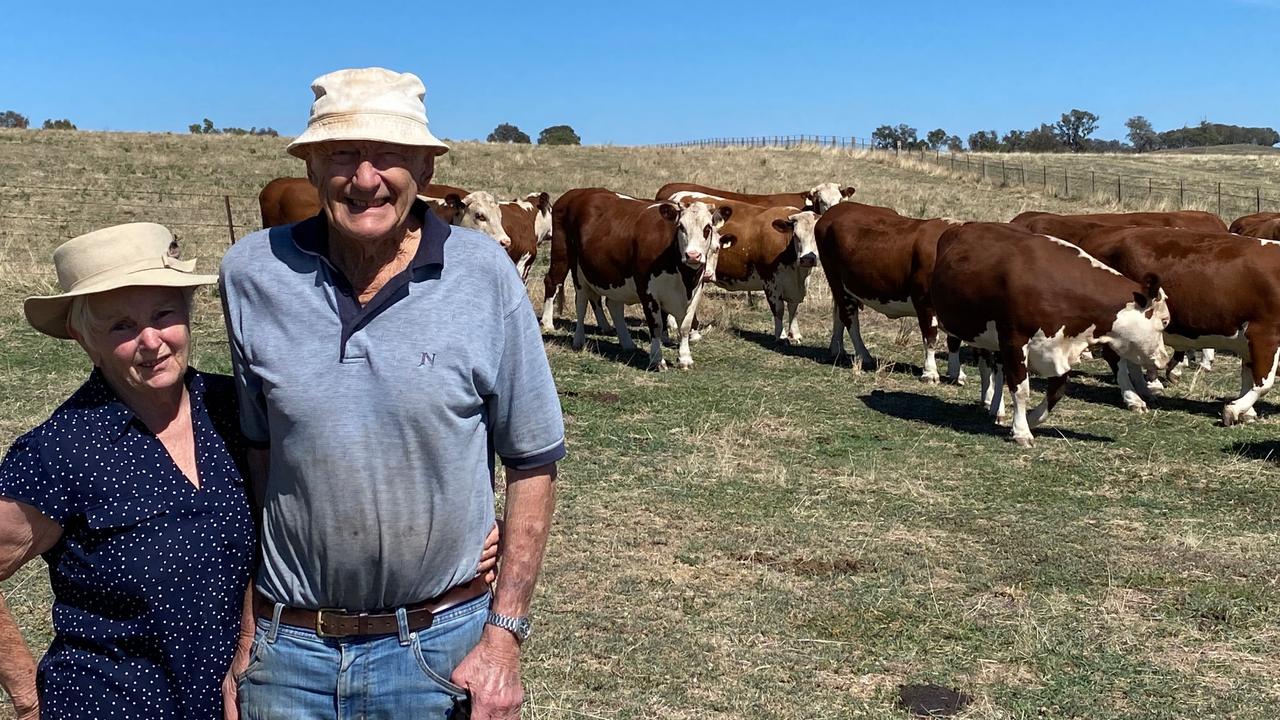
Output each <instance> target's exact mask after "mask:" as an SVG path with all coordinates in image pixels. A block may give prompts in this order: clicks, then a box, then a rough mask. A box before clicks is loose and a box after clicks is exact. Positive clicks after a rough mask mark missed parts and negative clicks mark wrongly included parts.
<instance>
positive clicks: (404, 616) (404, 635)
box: [396, 607, 409, 647]
mask: <svg viewBox="0 0 1280 720" xmlns="http://www.w3.org/2000/svg"><path fill="white" fill-rule="evenodd" d="M396 626H397V627H398V628H399V630H400V645H401V646H402V647H408V645H409V613H407V612H405V609H404V608H402V607H398V608H396Z"/></svg>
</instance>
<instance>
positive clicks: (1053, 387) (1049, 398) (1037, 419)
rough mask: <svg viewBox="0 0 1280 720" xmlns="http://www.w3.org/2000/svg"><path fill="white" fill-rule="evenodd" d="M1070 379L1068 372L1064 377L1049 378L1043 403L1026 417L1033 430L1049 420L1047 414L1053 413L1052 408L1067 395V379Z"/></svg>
mask: <svg viewBox="0 0 1280 720" xmlns="http://www.w3.org/2000/svg"><path fill="white" fill-rule="evenodd" d="M1070 377H1071V374H1070V373H1069V372H1068V373H1066V374H1064V375H1059V376H1057V377H1051V378H1049V386H1048V387H1047V388H1046V389H1045V393H1044V402H1042V403H1040V404H1039V405H1037V406H1036V409H1035V410H1032V411H1031V412H1030V413H1029V414H1028V415H1027V424H1028V425H1029V426H1031V427H1033V428H1036V427H1040V424H1041V423H1043V422H1044V421H1045V420H1047V419H1048V418H1049V413H1051V412H1053V407H1054V406H1055V405H1057V404H1058V402H1059V401H1061V400H1062V398H1063V396H1065V395H1066V394H1067V379H1068V378H1070Z"/></svg>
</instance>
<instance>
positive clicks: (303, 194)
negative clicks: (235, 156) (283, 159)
mask: <svg viewBox="0 0 1280 720" xmlns="http://www.w3.org/2000/svg"><path fill="white" fill-rule="evenodd" d="M451 193H452V194H456V195H458V196H459V197H464V196H466V195H467V191H466V190H463V189H462V188H459V187H454V186H452V185H441V184H437V183H431V184H430V185H427V187H426V189H425V190H424V191H423V193H422V195H421V197H425V198H434V199H443V198H445V197H446V196H447V195H449V194H451ZM258 209H259V210H261V211H262V227H264V228H266V227H275V226H277V225H289V224H291V223H296V222H298V221H300V220H306V219H307V218H309V217H314V216H315V215H317V214H319V213H320V209H321V206H320V193H319V192H318V191H317V190H316V187H315V186H314V185H312V184H311V181H310V180H308V179H307V178H299V177H282V178H276V179H274V180H272V181H271V182H269V183H267V184H266V185H265V186H264V187H263V188H262V191H261V192H259V193H258ZM432 211H433V212H435V214H436V215H437V216H438V217H440V219H442V220H444V221H445V222H447V223H449V224H453V222H452V221H453V211H452V210H451V209H446V208H444V207H443V205H442V204H441V203H433V204H432Z"/></svg>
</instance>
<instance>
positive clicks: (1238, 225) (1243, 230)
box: [1231, 212, 1280, 240]
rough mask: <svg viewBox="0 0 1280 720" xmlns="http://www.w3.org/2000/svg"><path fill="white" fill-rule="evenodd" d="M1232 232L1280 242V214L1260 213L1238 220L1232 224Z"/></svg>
mask: <svg viewBox="0 0 1280 720" xmlns="http://www.w3.org/2000/svg"><path fill="white" fill-rule="evenodd" d="M1231 232H1233V233H1235V234H1237V235H1248V236H1249V237H1256V238H1261V239H1263V240H1280V213H1275V212H1260V213H1254V214H1252V215H1245V216H1244V217H1242V218H1236V221H1235V222H1233V223H1231Z"/></svg>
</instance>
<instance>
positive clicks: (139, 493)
mask: <svg viewBox="0 0 1280 720" xmlns="http://www.w3.org/2000/svg"><path fill="white" fill-rule="evenodd" d="M186 383H187V388H188V391H189V395H190V398H191V415H192V424H193V427H194V429H195V442H196V467H197V471H198V473H199V477H200V484H201V487H200V488H199V489H197V488H196V487H195V486H194V485H192V484H191V483H190V482H189V481H188V480H187V479H186V477H185V476H184V475H183V474H182V472H181V471H180V470H179V469H178V466H177V465H176V464H175V463H174V462H173V460H171V459H170V457H169V454H168V452H167V451H166V450H165V448H164V446H163V445H162V444H161V443H160V440H159V439H158V438H156V436H155V435H153V434H152V433H151V432H149V431H148V430H147V429H146V427H145V426H144V425H143V424H142V423H141V422H140V421H139V420H138V419H137V418H136V417H135V416H134V414H133V413H132V411H130V410H129V409H128V407H126V406H125V405H124V404H123V403H122V402H120V400H119V398H117V397H116V395H115V393H114V392H113V391H112V390H111V389H110V387H109V386H108V385H107V384H106V382H105V381H104V380H103V378H102V376H101V374H100V373H99V372H98V371H97V370H94V372H93V374H92V375H91V376H90V378H89V380H88V382H86V383H85V384H84V385H83V386H81V387H80V389H79V390H77V391H76V393H75V394H74V395H72V396H71V398H70V399H69V400H67V402H65V403H64V404H63V405H62V406H61V407H59V408H58V409H57V411H55V412H54V414H53V416H52V417H50V418H49V419H48V420H47V421H46V422H44V423H43V424H42V425H40V426H39V427H37V428H36V429H34V430H32V431H31V432H29V433H27V434H26V435H24V436H22V437H21V438H19V439H18V440H17V441H16V442H15V443H14V444H13V446H12V447H11V448H10V449H9V453H8V454H7V455H6V456H5V458H4V462H3V464H0V495H3V496H5V497H9V498H12V499H14V500H18V501H21V502H24V503H27V504H29V505H31V506H33V507H35V508H37V509H39V510H40V511H41V512H42V513H44V514H45V515H46V516H48V517H49V518H50V519H52V520H53V521H55V522H57V523H58V525H60V526H61V527H62V538H61V539H60V540H59V541H58V543H57V544H56V545H55V546H54V547H53V548H52V549H50V550H49V551H48V552H47V553H45V555H44V559H45V561H46V562H48V564H49V576H50V581H51V584H52V586H53V595H54V603H53V628H54V639H53V644H52V646H51V647H50V648H49V651H48V653H46V654H45V656H44V658H43V659H42V660H41V661H40V668H39V676H38V687H39V691H40V701H41V718H43V719H44V720H61V719H62V718H77V719H84V720H108V719H112V718H131V719H134V720H136V719H137V718H156V719H161V718H163V719H168V718H181V719H183V720H188V719H189V720H211V719H213V718H221V717H222V696H221V689H220V688H221V683H222V677H223V675H224V674H225V673H226V671H227V667H228V665H230V663H231V656H232V654H233V653H234V651H235V643H236V637H237V634H238V631H239V628H240V610H241V606H242V603H243V600H244V590H245V586H246V585H247V583H248V580H249V573H250V565H251V563H252V560H253V554H254V543H255V541H256V537H255V531H254V527H253V520H252V516H251V514H250V509H249V501H248V495H247V493H246V490H245V486H244V481H243V479H242V475H241V469H242V468H243V467H244V466H243V451H244V442H243V439H242V437H241V435H240V433H239V430H238V428H239V425H238V420H237V415H236V409H235V390H234V386H233V384H232V380H231V378H228V377H225V376H219V375H206V374H203V373H199V372H196V371H195V370H190V371H188V373H187V376H186Z"/></svg>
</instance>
